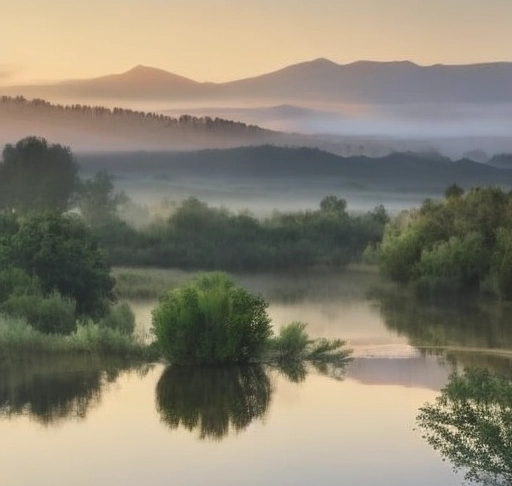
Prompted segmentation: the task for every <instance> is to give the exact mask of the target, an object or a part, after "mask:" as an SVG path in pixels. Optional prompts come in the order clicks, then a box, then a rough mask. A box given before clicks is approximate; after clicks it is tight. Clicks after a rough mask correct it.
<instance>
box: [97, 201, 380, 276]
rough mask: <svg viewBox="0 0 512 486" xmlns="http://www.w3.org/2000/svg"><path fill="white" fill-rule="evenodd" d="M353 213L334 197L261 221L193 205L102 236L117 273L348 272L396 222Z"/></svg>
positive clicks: (186, 204) (117, 227) (112, 228)
mask: <svg viewBox="0 0 512 486" xmlns="http://www.w3.org/2000/svg"><path fill="white" fill-rule="evenodd" d="M345 208H346V202H345V201H344V200H343V199H340V198H338V197H336V196H328V197H326V198H324V199H323V200H322V201H321V203H320V208H319V209H318V210H315V211H296V212H282V213H281V212H275V213H274V214H273V215H272V216H271V217H269V218H266V219H264V220H259V219H257V218H256V217H254V216H253V215H252V214H250V213H248V212H239V213H233V212H230V211H228V210H227V209H224V208H213V207H209V206H208V205H207V204H206V203H204V202H202V201H199V200H198V199H196V198H193V197H191V198H188V199H186V200H184V201H183V202H182V203H181V204H179V205H178V206H177V207H176V209H175V211H174V212H173V213H172V214H171V216H170V217H169V218H168V219H167V220H159V221H156V222H153V224H151V225H149V227H146V228H141V229H139V230H135V229H133V228H130V227H128V226H126V225H125V226H123V225H122V222H119V221H117V222H115V223H114V224H113V225H112V224H111V225H110V226H107V227H106V228H105V230H102V229H101V227H100V228H95V234H96V235H97V236H98V238H99V239H100V241H101V242H102V244H103V245H104V246H105V247H106V248H108V250H109V253H110V255H111V258H112V260H113V262H114V264H116V265H139V266H145V265H151V266H159V267H170V266H172V267H174V268H185V269H188V268H201V269H224V270H235V271H240V270H256V269H257V270H264V269H290V268H296V267H307V266H313V265H330V266H331V265H336V266H343V265H346V264H347V263H349V262H352V261H357V260H358V259H359V258H360V256H361V254H362V253H363V251H364V249H365V248H366V247H367V246H368V245H369V244H375V243H377V242H378V241H380V239H381V237H382V232H383V228H384V225H385V224H386V222H387V220H388V216H387V214H386V212H385V210H384V208H382V207H378V208H376V209H375V210H373V211H370V212H368V213H366V214H363V215H349V214H348V213H347V212H346V210H345Z"/></svg>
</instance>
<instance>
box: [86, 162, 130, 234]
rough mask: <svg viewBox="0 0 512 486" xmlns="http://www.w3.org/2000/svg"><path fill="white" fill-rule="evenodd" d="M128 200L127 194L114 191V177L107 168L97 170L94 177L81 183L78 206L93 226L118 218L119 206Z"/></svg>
mask: <svg viewBox="0 0 512 486" xmlns="http://www.w3.org/2000/svg"><path fill="white" fill-rule="evenodd" d="M127 200H128V197H127V196H126V194H124V193H122V192H121V193H116V192H115V191H114V181H113V177H112V176H111V175H110V174H109V173H108V172H107V171H106V170H102V171H99V172H97V173H96V174H95V176H94V178H92V179H87V180H86V181H84V182H82V183H81V184H80V191H79V197H78V208H79V209H80V213H81V215H82V217H83V218H84V219H85V221H87V223H89V224H90V225H91V226H101V225H103V224H108V223H110V222H112V221H113V220H116V219H118V208H119V206H120V205H121V204H123V203H126V202H127Z"/></svg>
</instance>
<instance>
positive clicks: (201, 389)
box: [156, 366, 272, 440]
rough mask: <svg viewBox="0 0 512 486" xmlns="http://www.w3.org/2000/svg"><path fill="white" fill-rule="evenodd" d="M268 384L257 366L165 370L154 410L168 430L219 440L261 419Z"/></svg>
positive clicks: (268, 396) (263, 412)
mask: <svg viewBox="0 0 512 486" xmlns="http://www.w3.org/2000/svg"><path fill="white" fill-rule="evenodd" d="M271 395H272V385H271V382H270V379H269V377H268V376H267V374H266V372H265V370H264V369H263V368H262V367H261V366H229V367H224V366H223V367H209V368H205V367H177V366H170V367H168V368H167V369H166V370H165V371H164V373H163V374H162V376H161V377H160V379H159V380H158V384H157V387H156V401H157V409H158V412H159V414H160V417H161V418H162V421H163V422H164V423H165V424H167V425H168V426H169V427H171V428H172V429H177V428H178V427H180V425H181V426H183V427H184V428H186V429H188V430H190V431H192V430H194V429H197V430H198V432H199V438H200V439H214V440H220V439H222V438H223V437H225V436H226V435H227V434H228V433H229V432H232V431H236V432H239V431H241V430H243V429H245V428H246V427H248V426H249V424H250V423H251V422H252V421H253V420H256V419H261V418H263V417H264V416H265V413H266V411H267V408H268V406H269V404H270V398H271Z"/></svg>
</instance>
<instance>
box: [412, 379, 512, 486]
mask: <svg viewBox="0 0 512 486" xmlns="http://www.w3.org/2000/svg"><path fill="white" fill-rule="evenodd" d="M417 423H418V425H419V427H420V429H421V430H422V431H423V432H424V438H425V439H426V440H427V442H428V443H429V444H430V445H431V446H432V447H433V448H434V449H436V450H438V451H439V452H440V453H441V455H442V456H443V458H445V459H447V460H449V461H450V462H451V463H452V465H453V466H454V468H455V469H456V470H458V469H462V470H464V471H465V473H466V479H468V480H471V481H477V482H479V483H481V484H487V485H511V484H512V379H511V377H510V374H508V375H498V374H494V373H492V372H490V371H488V370H484V369H467V370H466V371H464V373H461V374H454V375H452V376H451V378H450V381H449V383H448V385H447V386H446V387H445V388H444V389H443V390H442V391H441V395H440V396H439V397H438V398H437V399H436V401H435V403H434V404H426V405H425V406H423V407H422V408H421V409H420V413H419V415H418V417H417Z"/></svg>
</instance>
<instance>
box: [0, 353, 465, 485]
mask: <svg viewBox="0 0 512 486" xmlns="http://www.w3.org/2000/svg"><path fill="white" fill-rule="evenodd" d="M400 361H401V362H402V363H403V364H404V366H407V362H406V360H400ZM162 371H163V368H162V367H157V368H156V369H155V370H154V371H152V372H151V373H150V374H149V375H148V376H147V377H146V378H143V379H140V378H138V377H137V376H136V375H129V376H123V377H122V378H121V379H120V380H119V381H118V383H117V385H116V386H115V387H113V388H111V389H109V390H108V391H107V392H106V393H105V395H104V397H103V400H102V406H101V407H99V408H97V409H94V410H93V411H91V413H90V414H89V416H88V418H87V420H86V421H85V422H80V423H76V422H69V423H68V424H67V425H66V426H65V427H59V428H48V429H43V428H41V427H40V426H38V425H36V424H34V423H32V422H30V420H28V419H27V418H26V417H23V418H17V419H14V420H11V421H1V422H0V434H1V436H2V437H3V438H7V437H8V438H9V439H8V440H3V439H2V441H0V454H1V457H2V484H6V485H9V486H22V485H23V486H26V485H29V484H37V485H41V486H46V485H48V486H50V485H51V486H60V485H68V484H70V481H72V483H73V485H75V486H82V485H83V486H86V485H87V486H89V485H91V484H109V485H123V486H126V485H128V486H130V485H140V484H152V485H154V486H159V485H168V484H176V485H187V486H188V485H191V486H193V485H201V486H203V485H205V484H208V485H219V486H220V485H223V486H224V485H233V486H235V485H237V486H238V485H240V484H244V485H257V486H261V485H262V484H293V485H308V486H309V485H311V484H317V485H327V484H329V485H331V484H342V483H344V482H346V483H347V484H351V485H364V486H370V485H379V486H380V485H383V484H393V485H397V486H400V485H404V486H405V485H408V486H409V485H411V484H414V485H418V486H423V485H425V486H426V485H428V486H431V485H432V484H442V485H443V486H451V485H453V486H456V485H459V484H460V481H459V480H457V479H456V477H455V476H454V475H453V474H452V473H451V471H450V469H449V466H448V465H446V464H444V463H443V462H442V461H441V460H440V459H439V458H438V457H437V456H436V454H435V453H434V452H432V451H431V450H430V448H429V447H428V445H426V444H425V443H423V441H422V440H421V438H420V437H419V434H418V433H416V432H414V431H413V430H412V428H413V427H414V417H415V415H416V410H417V408H418V407H419V406H421V405H422V404H423V403H424V402H425V401H431V400H433V398H434V397H435V395H436V392H434V391H430V390H426V389H423V388H416V387H414V386H411V387H403V386H395V385H386V386H384V385H379V384H374V385H372V386H369V385H367V384H363V383H361V382H360V381H358V380H355V379H352V378H351V376H350V373H349V377H348V378H347V379H346V380H345V381H343V382H337V381H335V380H332V379H329V378H327V377H323V376H319V375H316V374H311V375H310V376H309V377H308V379H307V381H306V382H305V383H304V384H303V385H294V384H292V383H289V382H287V381H285V380H284V379H283V378H281V377H279V376H277V375H273V380H274V384H275V390H276V392H275V394H274V396H273V399H272V403H271V405H270V407H269V411H268V413H267V416H266V418H265V419H264V421H258V420H257V421H255V422H253V423H252V424H251V426H250V427H249V429H248V430H246V431H243V432H241V433H240V434H238V435H235V436H231V437H228V438H226V439H225V440H223V441H221V442H212V441H204V442H200V441H198V440H197V436H196V435H195V434H194V433H189V432H188V431H186V430H183V429H178V430H170V429H168V428H167V427H166V426H165V425H164V424H162V423H161V422H160V420H159V417H158V415H157V413H156V410H155V386H156V382H157V380H158V378H159V376H160V374H161V372H162ZM419 372H421V370H419ZM26 458H30V467H26Z"/></svg>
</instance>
